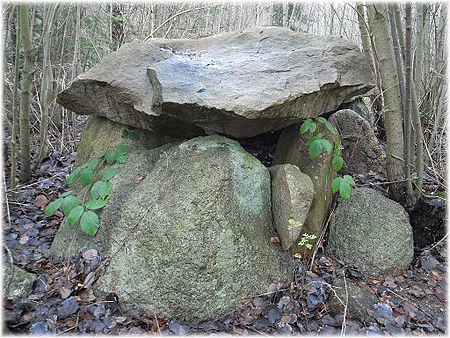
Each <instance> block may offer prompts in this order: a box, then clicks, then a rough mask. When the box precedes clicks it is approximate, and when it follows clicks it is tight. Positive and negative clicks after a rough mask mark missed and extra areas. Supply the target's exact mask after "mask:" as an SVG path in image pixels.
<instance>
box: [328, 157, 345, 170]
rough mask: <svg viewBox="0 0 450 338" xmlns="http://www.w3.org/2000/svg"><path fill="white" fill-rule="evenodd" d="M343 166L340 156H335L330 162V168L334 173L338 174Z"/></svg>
mask: <svg viewBox="0 0 450 338" xmlns="http://www.w3.org/2000/svg"><path fill="white" fill-rule="evenodd" d="M343 166H344V159H343V158H342V156H341V155H335V156H334V157H333V160H332V161H331V168H333V171H334V172H336V173H337V172H339V170H341V169H342V167H343Z"/></svg>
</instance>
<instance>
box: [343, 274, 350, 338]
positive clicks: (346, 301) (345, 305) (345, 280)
mask: <svg viewBox="0 0 450 338" xmlns="http://www.w3.org/2000/svg"><path fill="white" fill-rule="evenodd" d="M342 277H343V279H344V288H345V304H343V305H344V318H342V327H341V336H345V329H346V327H347V323H346V317H347V306H348V288H347V279H346V278H345V270H342Z"/></svg>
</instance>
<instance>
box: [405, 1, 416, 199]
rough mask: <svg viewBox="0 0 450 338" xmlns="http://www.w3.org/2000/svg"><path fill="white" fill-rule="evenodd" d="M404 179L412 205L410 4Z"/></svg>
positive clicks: (406, 24)
mask: <svg viewBox="0 0 450 338" xmlns="http://www.w3.org/2000/svg"><path fill="white" fill-rule="evenodd" d="M405 6H406V8H405V12H406V15H405V32H406V34H405V72H406V74H405V77H406V79H405V80H406V83H405V93H404V95H405V96H404V99H405V101H404V104H405V114H404V118H405V124H404V125H405V179H406V205H407V207H409V208H410V207H412V206H413V205H414V204H415V201H414V190H413V186H412V177H411V172H412V160H411V108H412V106H411V82H412V44H411V38H412V27H411V26H412V24H411V21H412V20H411V5H410V4H406V5H405Z"/></svg>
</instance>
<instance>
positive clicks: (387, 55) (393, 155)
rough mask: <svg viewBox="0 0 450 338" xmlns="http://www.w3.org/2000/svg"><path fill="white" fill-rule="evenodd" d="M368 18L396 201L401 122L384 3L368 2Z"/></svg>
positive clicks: (399, 185)
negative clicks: (376, 65) (374, 52)
mask: <svg viewBox="0 0 450 338" xmlns="http://www.w3.org/2000/svg"><path fill="white" fill-rule="evenodd" d="M368 8H369V17H370V23H371V28H372V33H373V37H374V43H375V48H376V52H377V55H378V61H379V64H380V73H381V82H382V90H383V98H384V113H385V127H386V139H387V166H386V167H387V175H388V179H389V180H390V181H391V182H393V183H392V184H391V185H390V191H389V194H390V196H391V197H392V198H393V199H394V200H396V201H400V199H401V197H402V192H403V187H404V185H403V184H402V183H401V182H402V181H403V177H404V175H403V174H404V163H403V150H404V140H403V121H402V113H401V99H400V88H399V80H398V75H397V74H398V73H397V67H396V63H395V53H394V46H393V43H392V37H391V34H390V28H389V22H388V16H387V11H386V5H384V4H381V3H377V4H370V5H369V7H368Z"/></svg>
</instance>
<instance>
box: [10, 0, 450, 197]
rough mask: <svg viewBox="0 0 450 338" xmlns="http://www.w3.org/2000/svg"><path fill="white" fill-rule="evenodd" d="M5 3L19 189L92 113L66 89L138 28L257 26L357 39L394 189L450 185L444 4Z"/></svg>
mask: <svg viewBox="0 0 450 338" xmlns="http://www.w3.org/2000/svg"><path fill="white" fill-rule="evenodd" d="M2 14H3V15H2V17H3V31H2V43H3V50H4V53H3V58H4V60H3V72H4V82H3V131H4V137H3V141H4V142H3V143H4V155H5V165H6V166H5V168H6V169H7V172H8V174H7V175H6V176H7V178H6V184H7V186H8V187H10V188H11V189H14V188H15V186H16V184H17V183H18V181H20V182H22V183H26V182H28V181H29V180H30V179H31V178H32V173H33V168H36V167H37V166H39V163H41V162H42V160H43V159H45V158H46V157H47V156H48V155H49V154H51V153H57V154H62V153H64V152H72V151H74V149H75V145H76V142H77V136H78V134H79V131H80V128H81V126H82V122H83V121H84V120H85V118H84V117H79V116H78V117H77V116H75V115H74V114H73V113H72V112H70V111H67V110H65V109H64V108H62V107H61V106H60V105H58V104H57V103H56V95H57V94H58V93H59V92H60V91H62V90H64V89H65V88H66V87H67V86H68V85H69V84H70V83H71V81H72V80H73V79H74V78H75V77H77V75H79V74H81V73H83V72H85V71H87V70H88V69H89V68H91V67H93V66H94V65H95V64H96V63H98V62H99V61H100V60H101V59H102V58H103V57H105V56H106V55H108V54H110V53H112V52H114V51H115V50H117V49H118V48H119V47H120V46H121V45H123V44H124V43H127V42H130V41H133V40H134V39H148V38H153V37H154V38H169V39H172V38H200V37H205V36H209V35H212V34H217V33H221V32H226V31H233V30H242V29H245V28H247V27H251V26H254V25H262V26H265V25H275V26H284V27H288V28H290V29H292V30H294V31H301V32H307V33H313V34H319V35H339V36H342V37H344V38H346V39H348V40H351V41H353V42H355V43H357V44H358V45H359V46H360V47H361V50H362V52H364V54H365V55H366V58H367V59H368V61H369V62H370V65H371V68H372V70H373V71H374V73H375V74H376V80H377V84H378V87H379V88H380V89H381V91H379V93H378V94H375V95H372V97H371V99H372V110H373V112H374V114H375V115H376V118H377V120H378V125H379V127H380V128H381V130H382V133H381V134H380V135H381V137H382V138H384V135H385V138H384V141H386V148H387V153H388V167H387V171H388V179H389V180H390V181H391V182H394V183H393V186H392V189H391V192H392V197H393V198H394V199H396V200H401V199H403V200H405V201H406V202H405V203H404V204H408V205H409V206H414V204H415V202H416V201H417V200H418V198H419V197H420V195H421V194H422V193H423V190H422V187H423V180H424V178H425V179H426V180H427V181H430V180H431V182H433V184H432V190H433V189H434V190H441V189H442V188H445V187H446V180H445V176H446V175H445V165H446V164H445V163H446V162H445V154H446V137H445V131H446V126H447V122H448V118H447V111H446V110H447V96H446V89H447V78H446V59H447V52H446V46H445V45H446V44H445V42H446V39H447V5H446V4H445V3H409V4H407V5H405V4H400V3H394V4H389V5H388V4H375V5H364V4H362V3H350V2H333V3H331V2H330V3H326V2H320V3H301V2H298V3H288V2H285V3H270V2H259V3H246V2H241V3H226V2H224V3H214V2H205V3H200V2H185V3H170V4H165V3H162V2H155V3H126V2H123V3H110V2H107V3H100V4H87V3H57V2H53V3H47V4H20V5H19V4H18V3H17V4H16V3H8V4H3V6H2ZM381 102H383V105H381V104H380V103H381ZM402 134H403V135H402ZM390 155H392V156H390ZM405 178H406V179H405ZM397 181H399V182H401V184H397V183H395V182H397ZM405 184H406V186H405ZM396 186H397V187H396ZM405 189H406V190H405ZM405 191H406V199H405Z"/></svg>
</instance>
